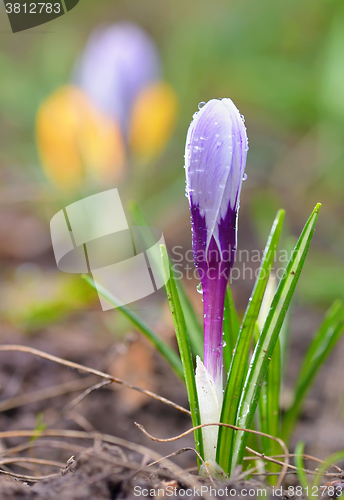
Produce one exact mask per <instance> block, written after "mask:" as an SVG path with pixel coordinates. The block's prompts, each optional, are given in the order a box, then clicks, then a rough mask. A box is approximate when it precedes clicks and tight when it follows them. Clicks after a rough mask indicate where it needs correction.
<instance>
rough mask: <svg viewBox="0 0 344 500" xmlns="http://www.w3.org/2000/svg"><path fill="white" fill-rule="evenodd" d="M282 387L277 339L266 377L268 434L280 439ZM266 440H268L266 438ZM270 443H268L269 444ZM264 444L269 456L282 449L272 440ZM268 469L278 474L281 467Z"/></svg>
mask: <svg viewBox="0 0 344 500" xmlns="http://www.w3.org/2000/svg"><path fill="white" fill-rule="evenodd" d="M280 387H281V349H280V342H279V339H277V342H276V345H275V349H274V352H273V354H272V356H271V362H270V365H269V369H268V372H267V376H266V423H267V426H266V430H265V431H263V432H266V433H267V434H271V435H272V436H274V437H279V435H280V432H281V429H280V410H279V398H280ZM265 439H266V438H265ZM267 441H268V442H267ZM263 443H264V444H265V446H264V449H263V452H264V453H265V454H266V455H268V456H271V455H277V454H278V451H279V449H280V445H279V444H278V443H277V441H273V440H272V439H266V441H265V442H264V438H263ZM267 469H268V470H269V471H270V472H278V471H279V470H280V466H279V465H277V464H274V463H271V462H270V463H269V464H268V465H267ZM276 481H277V476H270V477H269V482H270V484H272V485H275V484H276Z"/></svg>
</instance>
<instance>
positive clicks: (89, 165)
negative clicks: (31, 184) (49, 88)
mask: <svg viewBox="0 0 344 500" xmlns="http://www.w3.org/2000/svg"><path fill="white" fill-rule="evenodd" d="M36 140H37V147H38V152H39V155H40V159H41V162H42V166H43V168H44V170H45V173H46V175H47V176H48V177H49V179H50V180H51V181H52V182H53V183H54V184H55V185H57V186H58V187H60V188H63V189H70V190H73V189H77V188H78V187H79V186H81V185H82V184H84V183H85V182H86V183H88V182H90V181H91V180H92V181H93V180H96V181H97V183H99V184H100V185H101V184H105V183H107V182H109V181H110V182H111V181H112V182H113V181H116V180H117V179H118V178H119V177H120V175H121V173H122V170H123V167H124V163H125V151H124V145H123V140H122V137H121V132H120V129H119V127H118V125H117V124H116V123H115V122H114V120H112V119H110V118H109V117H107V116H105V114H103V113H102V112H100V111H99V110H98V108H96V107H95V106H94V105H93V104H92V102H91V101H90V100H89V99H88V97H87V96H86V95H85V94H84V92H83V91H81V90H80V89H79V88H77V87H73V86H64V87H61V88H59V89H58V90H57V91H55V92H54V93H53V94H52V95H50V96H49V97H48V98H47V99H46V100H45V101H43V103H42V104H41V105H40V107H39V109H38V113H37V120H36Z"/></svg>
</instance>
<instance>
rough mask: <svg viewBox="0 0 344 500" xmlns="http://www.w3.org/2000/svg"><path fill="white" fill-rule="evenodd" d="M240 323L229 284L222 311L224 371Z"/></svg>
mask: <svg viewBox="0 0 344 500" xmlns="http://www.w3.org/2000/svg"><path fill="white" fill-rule="evenodd" d="M239 329H240V323H239V318H238V313H237V310H236V307H235V304H234V301H233V295H232V290H231V287H230V286H229V284H228V285H227V288H226V296H225V309H224V313H223V340H224V342H225V345H224V347H223V360H224V365H225V370H226V373H228V371H229V367H230V365H231V361H232V356H233V351H234V348H235V344H236V342H237V338H238V335H239Z"/></svg>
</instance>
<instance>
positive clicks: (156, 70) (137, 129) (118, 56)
mask: <svg viewBox="0 0 344 500" xmlns="http://www.w3.org/2000/svg"><path fill="white" fill-rule="evenodd" d="M73 80H74V82H75V83H76V85H78V86H79V87H80V88H81V89H83V90H84V92H86V94H87V95H88V96H89V97H90V99H92V101H93V102H94V103H95V104H96V105H97V106H98V108H99V110H101V111H102V112H103V113H105V114H106V115H108V116H110V117H111V118H113V119H114V120H115V121H116V123H119V124H120V127H121V131H122V138H123V141H124V143H125V144H126V148H127V152H128V153H129V155H131V154H132V156H133V157H134V158H135V160H139V163H146V162H147V161H150V160H152V159H153V158H155V157H157V156H158V155H159V154H160V153H161V152H162V150H163V149H164V147H165V146H166V143H167V141H168V139H169V138H170V136H171V134H172V131H173V128H174V125H175V121H176V116H177V110H178V99H177V96H176V93H175V91H174V89H173V88H172V87H171V86H170V85H168V84H167V83H166V82H164V81H162V79H161V62H160V58H159V54H158V50H157V47H156V46H155V44H154V42H153V40H152V39H151V37H150V36H149V35H148V34H147V33H146V32H145V31H144V30H143V29H142V28H140V27H139V26H137V25H135V24H133V23H129V22H121V23H118V24H114V25H110V26H103V27H99V28H97V29H96V30H95V31H94V33H93V34H92V35H91V36H90V38H89V40H88V42H87V44H86V47H85V49H84V51H83V53H82V55H81V56H80V58H79V60H78V62H77V64H76V66H75V68H74V76H73Z"/></svg>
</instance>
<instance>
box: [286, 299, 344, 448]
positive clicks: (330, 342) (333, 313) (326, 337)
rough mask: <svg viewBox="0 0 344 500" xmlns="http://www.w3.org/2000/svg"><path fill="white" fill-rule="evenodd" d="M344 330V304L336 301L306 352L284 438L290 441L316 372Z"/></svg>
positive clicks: (287, 415)
mask: <svg viewBox="0 0 344 500" xmlns="http://www.w3.org/2000/svg"><path fill="white" fill-rule="evenodd" d="M343 330H344V304H343V302H342V301H341V300H337V301H335V302H334V303H333V304H332V306H331V307H330V309H329V310H328V311H327V313H326V315H325V318H324V320H323V322H322V323H321V325H320V326H319V328H318V330H317V332H316V334H315V336H314V339H313V341H312V343H311V345H310V347H309V349H308V351H307V353H306V356H305V358H304V361H303V365H302V367H301V370H300V374H299V376H298V378H297V382H296V387H295V390H294V401H293V404H292V405H291V407H290V408H289V410H288V411H287V413H286V415H285V417H284V420H283V425H282V439H283V440H284V441H285V442H288V440H289V438H290V435H291V433H292V431H293V428H294V426H295V423H296V420H297V417H298V415H299V413H300V411H301V408H302V405H303V402H304V399H305V397H306V394H307V392H308V391H309V389H310V387H311V385H312V383H313V381H314V378H315V376H316V374H317V373H318V371H319V369H320V368H321V366H322V364H323V363H324V361H325V360H326V358H327V357H328V355H329V354H330V352H331V351H332V349H333V348H334V346H335V345H336V343H337V341H338V339H339V338H340V336H341V335H342V333H343Z"/></svg>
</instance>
